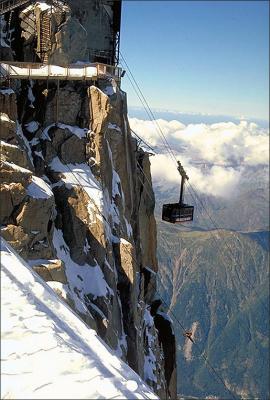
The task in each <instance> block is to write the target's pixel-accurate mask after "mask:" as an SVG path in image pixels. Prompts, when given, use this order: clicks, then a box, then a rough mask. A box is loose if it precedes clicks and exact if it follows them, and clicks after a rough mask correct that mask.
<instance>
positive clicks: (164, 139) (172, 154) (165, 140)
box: [120, 53, 268, 312]
mask: <svg viewBox="0 0 270 400" xmlns="http://www.w3.org/2000/svg"><path fill="white" fill-rule="evenodd" d="M120 54H121V57H122V59H123V61H124V63H125V65H126V67H127V69H128V71H129V73H130V75H131V76H132V78H133V80H134V82H135V85H136V87H137V88H138V90H139V92H140V93H141V96H142V98H143V99H144V102H145V103H146V106H147V109H148V110H149V112H148V113H147V114H148V116H149V113H150V115H151V116H152V121H153V120H154V121H155V123H156V125H157V127H158V130H159V132H160V133H161V135H162V138H163V141H164V143H165V147H167V149H168V153H169V155H170V156H171V157H172V158H173V159H174V160H175V161H176V162H177V159H176V157H175V155H174V153H173V151H172V149H171V146H170V144H169V143H168V141H167V139H166V138H165V135H164V134H163V132H162V130H161V128H160V126H159V124H158V122H157V121H156V119H155V116H154V114H153V112H152V111H151V109H150V107H149V105H148V103H147V100H146V98H145V96H144V95H143V93H142V90H141V89H140V87H139V85H138V83H137V81H136V79H135V77H134V75H133V73H132V72H131V70H130V68H129V66H128V64H127V62H126V60H125V58H124V56H123V54H122V53H120ZM127 76H128V74H127ZM128 78H129V76H128ZM129 80H130V78H129ZM130 82H131V80H130ZM131 83H132V82H131ZM132 86H133V88H134V85H133V84H132ZM134 89H135V88H134ZM135 91H136V90H135ZM136 93H137V91H136ZM137 95H138V93H137ZM139 98H140V97H139ZM140 100H141V99H140ZM142 104H143V103H142ZM144 108H145V107H144ZM188 184H189V186H190V187H191V189H192V190H193V192H194V194H195V196H196V197H197V198H198V200H199V202H200V203H201V205H202V208H203V209H204V210H205V212H206V215H207V216H208V218H209V219H210V221H211V222H212V224H213V226H214V227H215V229H217V230H220V228H217V226H216V224H215V222H214V221H213V218H212V217H211V216H210V215H209V213H208V211H207V209H206V207H205V206H204V204H203V202H202V201H201V199H200V197H199V196H198V195H197V193H196V191H195V189H194V188H193V187H192V185H191V183H190V182H189V181H188ZM190 194H191V192H190ZM214 239H215V241H216V238H215V237H214ZM224 243H225V246H226V248H227V249H228V251H229V254H230V255H231V258H232V260H233V261H234V262H235V264H236V265H239V263H238V262H237V260H235V257H234V256H233V254H232V253H231V250H230V248H229V247H228V245H227V242H226V241H224ZM246 279H247V280H248V282H249V284H250V288H251V289H252V284H251V282H250V281H249V278H248V277H247V276H246ZM252 290H254V292H255V293H256V294H257V292H256V290H255V289H254V288H253V289H252ZM257 296H258V294H257ZM262 304H263V303H262ZM263 307H264V309H265V310H266V311H267V312H268V310H267V309H266V307H265V306H264V305H263Z"/></svg>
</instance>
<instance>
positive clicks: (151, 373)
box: [144, 308, 157, 383]
mask: <svg viewBox="0 0 270 400" xmlns="http://www.w3.org/2000/svg"><path fill="white" fill-rule="evenodd" d="M144 323H145V333H146V340H147V343H148V346H147V347H148V354H147V355H145V357H144V379H145V381H152V382H155V383H157V376H156V365H157V359H156V357H155V355H154V353H153V351H152V348H154V345H155V338H154V336H153V334H152V330H153V329H154V320H153V317H152V315H151V314H150V311H149V310H148V309H147V308H146V309H145V311H144Z"/></svg>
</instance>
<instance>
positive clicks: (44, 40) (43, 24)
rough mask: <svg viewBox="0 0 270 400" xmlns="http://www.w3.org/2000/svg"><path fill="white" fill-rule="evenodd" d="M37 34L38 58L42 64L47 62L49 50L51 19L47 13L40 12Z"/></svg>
mask: <svg viewBox="0 0 270 400" xmlns="http://www.w3.org/2000/svg"><path fill="white" fill-rule="evenodd" d="M39 36H40V37H39V40H40V45H39V49H40V50H39V52H40V59H41V61H42V62H43V63H44V64H47V63H48V51H49V50H51V21H50V16H49V14H48V13H44V14H41V21H40V35H39Z"/></svg>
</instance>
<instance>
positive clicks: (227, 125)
mask: <svg viewBox="0 0 270 400" xmlns="http://www.w3.org/2000/svg"><path fill="white" fill-rule="evenodd" d="M157 123H158V125H159V127H160V129H161V130H162V132H163V134H164V135H165V137H166V140H167V141H168V142H169V143H170V146H171V148H172V149H173V151H174V154H175V156H176V158H177V159H179V160H180V161H181V163H182V164H183V166H184V167H185V169H186V171H187V173H188V175H189V177H190V182H191V183H192V184H193V185H195V186H197V188H198V189H199V190H200V191H202V192H204V193H208V194H213V195H216V196H229V195H231V193H232V192H234V191H235V189H236V188H237V185H238V184H239V182H240V180H241V176H242V174H243V173H244V171H245V169H246V168H249V167H252V166H258V165H261V166H265V165H268V163H269V136H268V132H267V131H266V130H265V129H262V128H260V127H259V126H258V125H256V124H255V123H252V122H251V123H248V122H247V121H240V122H239V123H238V124H236V123H233V122H220V123H215V124H209V125H208V124H189V125H184V124H182V123H181V122H179V121H176V120H173V121H166V120H163V119H159V120H157ZM130 126H131V128H132V129H133V130H134V131H135V132H136V133H137V134H138V135H140V136H141V137H143V138H144V139H145V140H146V141H148V143H149V144H151V145H152V146H156V148H157V152H158V154H157V155H156V156H155V157H153V158H151V169H152V176H153V180H154V181H159V182H162V181H164V182H165V181H167V182H177V183H179V181H180V179H179V174H178V172H177V169H176V165H175V162H173V160H172V159H171V157H170V155H169V154H168V153H167V152H166V149H165V145H164V142H163V140H162V138H161V136H160V134H159V132H158V129H157V127H156V125H155V123H153V122H151V121H144V120H139V119H137V118H130Z"/></svg>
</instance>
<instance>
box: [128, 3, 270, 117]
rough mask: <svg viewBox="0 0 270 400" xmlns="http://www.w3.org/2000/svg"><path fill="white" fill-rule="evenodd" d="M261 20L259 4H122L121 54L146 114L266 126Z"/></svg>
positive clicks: (265, 45)
mask: <svg viewBox="0 0 270 400" xmlns="http://www.w3.org/2000/svg"><path fill="white" fill-rule="evenodd" d="M268 15H269V4H268V2H266V1H166V0H163V1H128V0H126V1H124V2H123V8H122V28H121V51H122V53H123V55H124V57H125V59H126V60H127V62H128V64H129V66H130V68H131V70H132V72H133V73H134V75H135V77H136V79H137V81H138V83H139V84H140V86H141V88H142V89H143V92H144V95H145V97H146V98H147V100H148V101H149V104H150V105H151V107H158V108H163V109H171V110H178V111H182V112H195V113H210V114H219V115H234V116H246V117H256V118H263V119H268V112H269V111H268V108H269V89H268V86H269V60H268V59H269V40H268V33H269V22H268V18H269V17H268ZM122 88H123V89H124V90H125V91H127V93H128V104H129V106H136V105H140V102H139V100H138V98H137V96H136V94H135V93H134V90H133V89H132V87H131V85H130V83H129V81H128V78H127V76H125V77H124V79H123V81H122Z"/></svg>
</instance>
